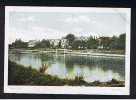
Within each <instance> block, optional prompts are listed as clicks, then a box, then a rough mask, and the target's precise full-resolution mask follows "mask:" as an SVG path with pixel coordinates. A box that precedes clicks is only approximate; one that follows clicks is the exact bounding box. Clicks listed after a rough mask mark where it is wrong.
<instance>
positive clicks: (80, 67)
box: [9, 53, 125, 82]
mask: <svg viewBox="0 0 136 100" xmlns="http://www.w3.org/2000/svg"><path fill="white" fill-rule="evenodd" d="M9 59H10V60H12V61H15V62H17V63H19V64H22V65H24V66H32V67H33V68H36V69H39V68H40V67H41V66H42V65H43V64H46V65H47V66H48V69H47V70H46V73H48V74H51V75H54V76H58V77H60V78H67V79H74V78H75V77H76V76H82V77H83V78H84V80H85V81H87V82H93V81H101V82H105V81H110V80H112V79H113V78H114V79H118V80H124V79H125V77H124V76H125V58H105V57H92V56H79V55H78V56H76V55H68V54H66V55H63V54H59V55H57V56H56V55H55V54H52V53H49V54H39V53H14V54H13V53H12V54H9Z"/></svg>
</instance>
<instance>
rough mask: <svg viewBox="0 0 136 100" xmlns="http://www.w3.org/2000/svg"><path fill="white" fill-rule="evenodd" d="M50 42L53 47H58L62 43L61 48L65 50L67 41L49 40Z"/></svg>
mask: <svg viewBox="0 0 136 100" xmlns="http://www.w3.org/2000/svg"><path fill="white" fill-rule="evenodd" d="M49 42H50V44H51V45H53V46H58V45H59V42H60V43H61V47H62V48H64V47H65V46H66V43H67V40H66V39H49Z"/></svg>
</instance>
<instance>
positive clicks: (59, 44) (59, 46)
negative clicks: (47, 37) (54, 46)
mask: <svg viewBox="0 0 136 100" xmlns="http://www.w3.org/2000/svg"><path fill="white" fill-rule="evenodd" d="M58 48H61V40H60V41H59V43H58Z"/></svg>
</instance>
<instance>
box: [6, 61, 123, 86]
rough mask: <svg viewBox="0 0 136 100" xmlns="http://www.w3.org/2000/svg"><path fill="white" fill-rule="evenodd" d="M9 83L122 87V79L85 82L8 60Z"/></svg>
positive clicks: (77, 78) (81, 78)
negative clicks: (60, 76)
mask: <svg viewBox="0 0 136 100" xmlns="http://www.w3.org/2000/svg"><path fill="white" fill-rule="evenodd" d="M8 63H9V67H8V68H9V69H8V72H9V74H8V75H9V76H8V77H9V79H8V83H9V85H36V86H37V85H38V86H40V85H41V86H65V85H68V86H100V87H105V86H106V87H123V86H124V81H117V80H115V79H112V80H111V81H110V82H99V81H95V82H91V83H87V82H86V81H84V80H83V77H75V79H73V80H72V79H60V78H58V77H57V76H51V75H48V74H44V73H43V72H41V71H38V70H36V69H33V68H32V67H30V66H29V67H24V66H22V65H19V64H16V63H14V62H11V61H9V62H8Z"/></svg>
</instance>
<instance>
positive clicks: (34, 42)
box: [28, 40, 37, 47]
mask: <svg viewBox="0 0 136 100" xmlns="http://www.w3.org/2000/svg"><path fill="white" fill-rule="evenodd" d="M36 43H37V41H36V40H30V41H29V42H28V47H34V46H35V45H36Z"/></svg>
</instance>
